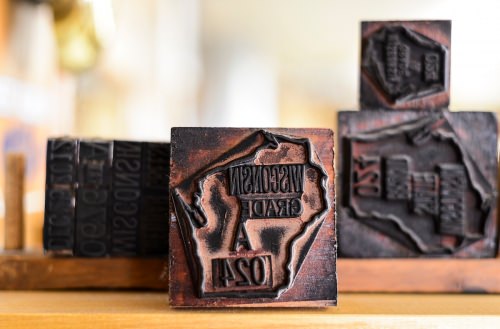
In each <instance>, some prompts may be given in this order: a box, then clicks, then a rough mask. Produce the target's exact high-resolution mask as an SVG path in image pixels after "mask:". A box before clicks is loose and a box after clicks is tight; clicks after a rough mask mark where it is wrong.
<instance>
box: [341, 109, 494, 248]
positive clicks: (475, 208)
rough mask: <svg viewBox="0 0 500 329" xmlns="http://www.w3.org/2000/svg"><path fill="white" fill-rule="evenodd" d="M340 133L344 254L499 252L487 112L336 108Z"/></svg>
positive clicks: (491, 129) (490, 117) (491, 119)
mask: <svg viewBox="0 0 500 329" xmlns="http://www.w3.org/2000/svg"><path fill="white" fill-rule="evenodd" d="M339 134H340V139H341V154H342V161H341V162H340V163H339V165H340V167H341V169H340V170H341V173H342V174H341V176H342V182H341V184H342V188H341V193H342V198H341V200H342V207H341V209H340V212H339V232H340V237H339V243H340V246H339V253H340V255H342V256H347V257H417V256H426V257H438V256H439V257H449V256H453V257H494V256H495V255H496V239H497V233H496V232H497V223H496V195H497V192H496V191H497V189H496V181H497V180H496V179H497V169H496V168H497V144H496V143H497V126H496V118H495V116H494V115H493V114H491V113H482V112H458V113H449V112H446V111H445V112H432V113H425V112H418V111H405V112H383V111H365V112H342V113H340V114H339Z"/></svg>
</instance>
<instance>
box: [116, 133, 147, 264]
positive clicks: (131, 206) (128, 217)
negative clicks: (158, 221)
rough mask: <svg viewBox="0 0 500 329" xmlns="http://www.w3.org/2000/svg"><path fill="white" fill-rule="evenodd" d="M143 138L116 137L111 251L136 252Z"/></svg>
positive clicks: (130, 254) (126, 253) (127, 254)
mask: <svg viewBox="0 0 500 329" xmlns="http://www.w3.org/2000/svg"><path fill="white" fill-rule="evenodd" d="M142 149H143V143H142V142H129V141H114V143H113V173H112V184H111V189H112V197H111V206H110V211H111V219H110V226H109V227H110V250H109V251H110V254H111V255H113V256H137V255H138V250H139V233H138V230H139V218H140V211H141V207H140V206H141V199H142V189H141V182H142V180H141V173H142V170H143V168H142Z"/></svg>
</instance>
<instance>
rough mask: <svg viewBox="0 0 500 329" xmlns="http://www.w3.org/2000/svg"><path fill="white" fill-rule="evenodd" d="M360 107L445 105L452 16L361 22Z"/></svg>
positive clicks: (412, 107) (405, 107)
mask: <svg viewBox="0 0 500 329" xmlns="http://www.w3.org/2000/svg"><path fill="white" fill-rule="evenodd" d="M361 29H362V40H363V42H362V65H361V83H360V87H361V93H360V96H361V99H360V103H361V107H362V108H363V109H364V110H366V109H381V108H385V109H398V110H401V109H420V110H430V109H439V108H445V107H447V106H448V104H449V101H450V94H449V75H450V73H449V72H450V46H451V42H450V36H451V21H388V22H363V23H362V28H361Z"/></svg>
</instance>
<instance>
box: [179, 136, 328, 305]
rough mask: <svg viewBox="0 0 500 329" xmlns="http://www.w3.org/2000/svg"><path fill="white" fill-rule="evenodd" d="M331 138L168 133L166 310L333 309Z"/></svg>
mask: <svg viewBox="0 0 500 329" xmlns="http://www.w3.org/2000/svg"><path fill="white" fill-rule="evenodd" d="M332 148H333V133H332V132H331V131H330V130H326V129H266V130H263V129H247V128H241V129H237V128H174V129H173V130H172V161H171V181H170V182H171V185H170V186H171V202H172V205H173V207H172V208H171V209H172V212H171V224H170V291H169V294H170V298H171V305H172V306H174V307H181V306H210V307H218V306H231V305H233V306H235V305H252V304H257V303H261V304H262V303H263V304H269V305H276V306H288V305H289V306H293V305H302V306H321V305H333V304H335V302H336V275H335V244H336V240H335V226H334V185H333V184H334V182H333V177H334V171H333V149H332Z"/></svg>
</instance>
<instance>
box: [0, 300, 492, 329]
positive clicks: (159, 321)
mask: <svg viewBox="0 0 500 329" xmlns="http://www.w3.org/2000/svg"><path fill="white" fill-rule="evenodd" d="M167 297H168V296H167V294H166V293H159V292H86V291H80V292H28V291H3V292H0V327H2V328H10V327H15V328H34V327H40V328H53V329H57V328H84V327H85V328H88V327H93V328H100V327H106V328H110V327H117V328H160V327H161V328H169V327H170V328H235V327H247V328H252V329H254V328H255V329H257V328H266V329H268V328H292V327H293V328H316V327H337V328H338V327H342V328H360V327H361V328H382V327H383V328H429V327H447V328H448V327H450V328H499V327H500V296H498V295H435V294H434V295H429V294H424V295H413V294H399V295H396V294H340V296H339V306H338V307H336V308H335V307H330V308H325V309H282V308H281V309H225V310H214V309H211V310H206V309H198V310H174V309H171V308H169V307H168V303H167V300H168V298H167Z"/></svg>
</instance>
